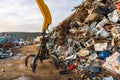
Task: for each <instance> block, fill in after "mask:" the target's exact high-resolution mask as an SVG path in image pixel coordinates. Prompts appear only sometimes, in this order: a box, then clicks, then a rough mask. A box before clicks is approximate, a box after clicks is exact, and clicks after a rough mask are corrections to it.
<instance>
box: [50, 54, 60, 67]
mask: <svg viewBox="0 0 120 80" xmlns="http://www.w3.org/2000/svg"><path fill="white" fill-rule="evenodd" d="M51 58H52V59H53V60H54V61H53V62H54V65H55V67H56V68H57V69H58V68H59V60H58V58H57V57H56V56H55V55H51Z"/></svg>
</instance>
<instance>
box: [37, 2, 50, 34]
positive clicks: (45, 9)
mask: <svg viewBox="0 0 120 80" xmlns="http://www.w3.org/2000/svg"><path fill="white" fill-rule="evenodd" d="M36 2H37V4H38V6H39V9H40V11H41V13H42V15H43V18H44V22H43V25H42V32H43V33H44V32H45V31H46V29H47V28H48V26H49V24H51V23H52V17H51V14H50V11H49V8H48V6H47V5H46V4H45V3H44V0H36Z"/></svg>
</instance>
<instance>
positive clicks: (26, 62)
mask: <svg viewBox="0 0 120 80" xmlns="http://www.w3.org/2000/svg"><path fill="white" fill-rule="evenodd" d="M30 57H35V55H34V54H30V55H28V56H27V57H26V59H25V66H26V67H28V59H29V58H30Z"/></svg>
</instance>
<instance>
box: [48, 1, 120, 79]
mask: <svg viewBox="0 0 120 80" xmlns="http://www.w3.org/2000/svg"><path fill="white" fill-rule="evenodd" d="M49 39H50V40H49V42H48V43H47V47H48V49H49V52H50V53H51V55H52V56H51V57H52V58H53V61H54V63H55V66H56V67H57V68H58V69H59V67H63V71H60V74H61V75H65V74H71V77H70V79H68V80H119V79H120V46H119V44H120V1H119V0H84V1H83V2H82V3H81V4H80V5H79V6H76V7H75V9H74V13H73V14H72V15H71V16H69V17H68V18H66V19H65V20H64V21H63V22H62V23H60V24H59V25H58V26H56V27H54V28H53V30H52V32H51V34H50V36H49ZM51 43H52V44H51Z"/></svg>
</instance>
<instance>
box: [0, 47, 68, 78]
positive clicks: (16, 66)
mask: <svg viewBox="0 0 120 80" xmlns="http://www.w3.org/2000/svg"><path fill="white" fill-rule="evenodd" d="M32 53H33V54H36V53H37V50H36V47H35V45H31V46H24V47H23V48H20V49H15V50H14V55H13V56H12V57H10V58H6V59H0V80H67V78H68V77H69V76H70V75H60V74H59V70H56V68H55V67H54V65H53V64H52V63H50V60H49V59H48V60H44V61H43V63H42V64H41V63H40V62H39V64H38V67H37V69H36V72H35V73H33V72H32V70H31V68H30V67H29V68H27V67H26V66H25V64H24V60H25V58H26V56H27V55H29V54H32Z"/></svg>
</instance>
